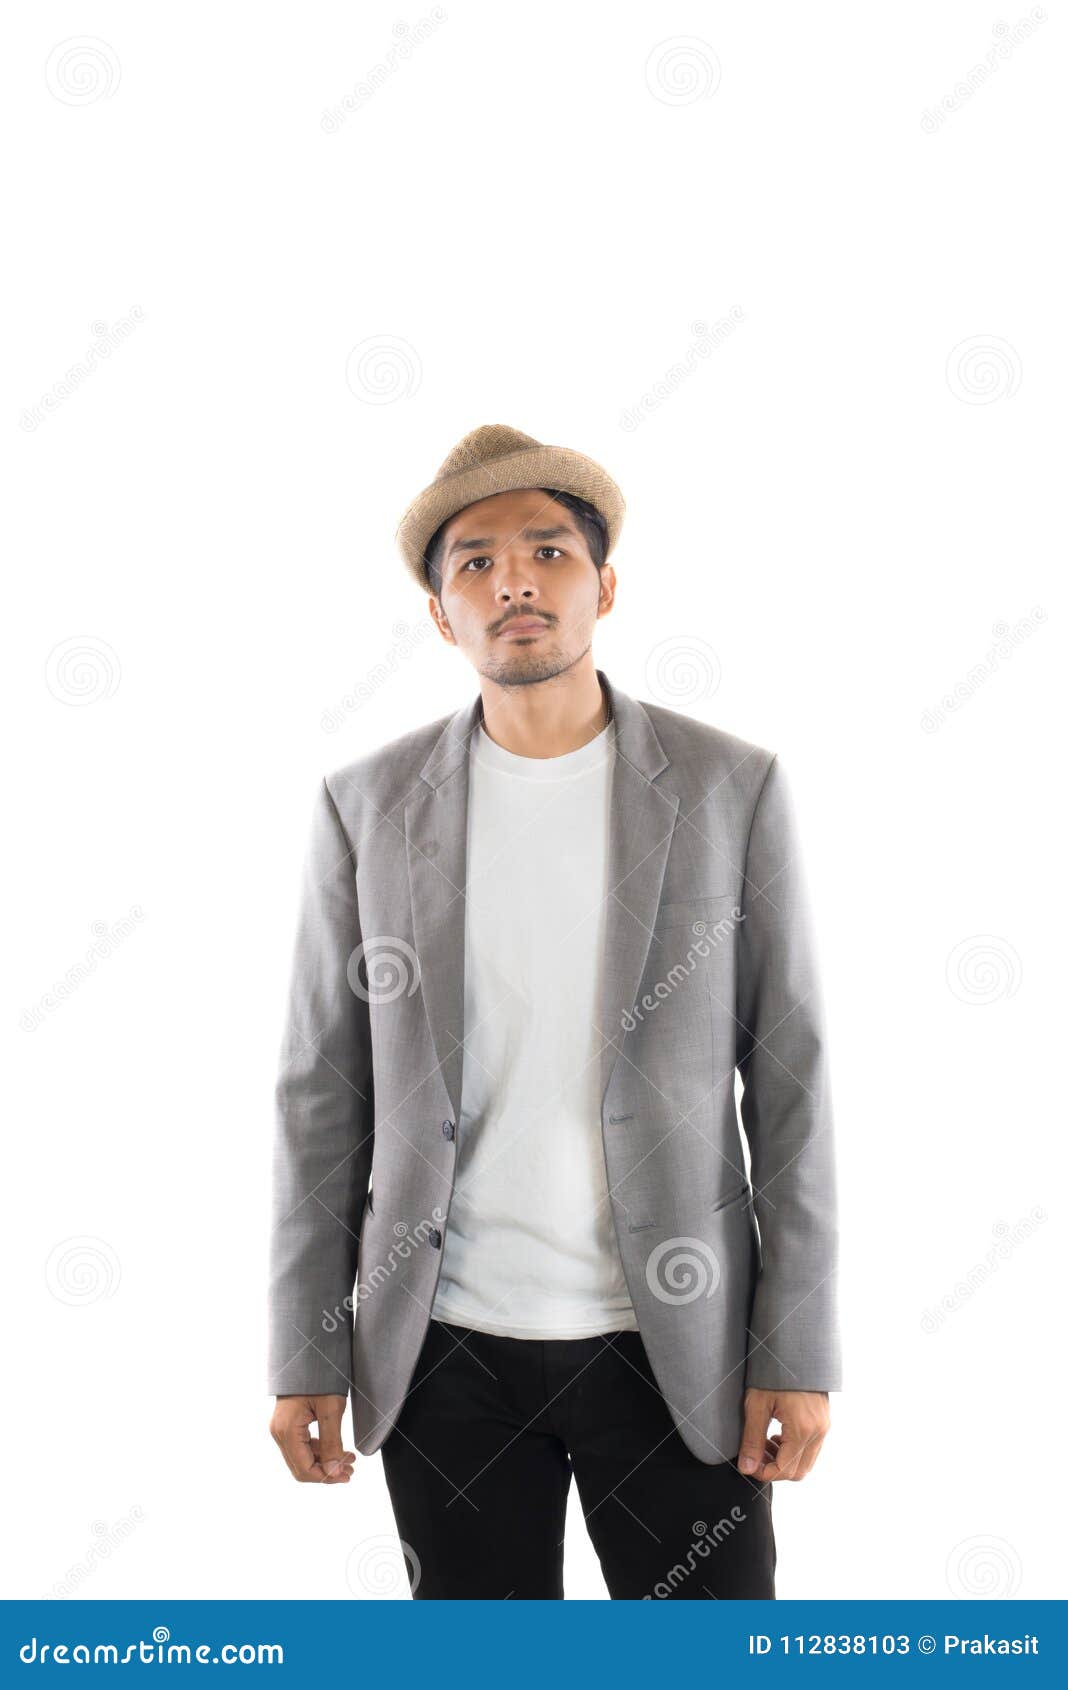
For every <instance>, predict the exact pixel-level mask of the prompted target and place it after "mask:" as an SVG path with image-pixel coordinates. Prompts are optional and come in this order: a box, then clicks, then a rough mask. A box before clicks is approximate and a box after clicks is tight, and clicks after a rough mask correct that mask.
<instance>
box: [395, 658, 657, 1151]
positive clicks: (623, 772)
mask: <svg viewBox="0 0 1068 1690" xmlns="http://www.w3.org/2000/svg"><path fill="white" fill-rule="evenodd" d="M597 676H598V679H599V680H600V682H601V685H602V687H603V688H604V691H605V695H606V697H607V699H608V703H609V707H610V710H611V713H612V719H613V721H614V723H615V745H616V757H615V763H614V766H613V771H612V789H611V804H610V820H609V842H608V885H607V891H606V902H607V920H606V927H605V954H604V976H603V979H604V985H603V990H602V995H601V1005H600V1021H599V1027H598V1032H599V1035H600V1040H601V1041H602V1043H601V1052H600V1058H599V1062H600V1075H599V1082H600V1097H601V1103H602V1106H603V1104H604V1099H605V1096H606V1094H607V1090H608V1085H609V1082H610V1080H611V1078H612V1074H613V1071H614V1069H615V1066H616V1062H617V1060H618V1058H619V1056H620V1054H621V1052H622V1050H623V1046H624V1044H625V1040H626V1032H625V1030H624V1025H623V1023H624V1017H625V1015H626V1013H627V1011H628V1010H630V1009H631V1008H632V1007H633V1005H634V1003H635V1001H636V999H637V996H638V986H639V983H640V981H641V977H642V973H643V972H644V969H645V963H646V958H647V956H648V952H649V945H650V941H651V938H652V928H653V924H654V922H655V920H656V912H657V908H658V906H659V903H660V889H661V886H662V885H663V880H664V871H665V868H666V866H667V860H668V854H669V851H670V848H671V839H672V834H673V832H674V828H675V820H676V815H677V812H678V808H679V795H678V793H676V792H673V791H671V790H670V789H669V788H667V787H666V786H665V785H664V783H663V781H662V780H660V779H658V777H659V776H660V775H661V774H662V773H663V771H664V770H665V769H667V768H669V767H670V759H669V758H668V756H667V755H666V753H665V751H664V748H663V746H662V745H661V743H660V741H659V739H658V738H657V735H656V731H655V729H654V727H653V724H652V721H651V720H650V717H649V715H648V713H647V711H646V710H645V708H644V706H643V705H641V704H640V703H639V702H638V701H637V700H636V699H634V698H631V697H630V696H629V694H627V693H625V692H623V691H622V689H621V688H619V687H617V686H613V685H612V683H611V682H610V681H609V679H608V676H607V675H606V674H605V673H604V670H603V669H598V670H597ZM481 725H482V696H481V694H480V693H479V694H477V695H476V696H475V698H474V699H472V701H471V702H470V703H469V704H465V705H463V706H462V707H461V708H460V709H459V710H457V711H456V712H455V714H454V715H453V716H451V717H450V719H449V721H448V722H447V723H446V725H445V727H444V728H443V730H442V732H441V733H440V734H439V736H438V738H437V740H436V741H435V743H434V746H433V748H432V749H431V752H430V755H429V756H428V757H427V759H426V762H425V763H424V764H423V767H422V768H421V770H420V778H421V782H422V784H421V785H418V786H417V787H416V788H415V790H414V792H413V794H412V796H411V797H410V798H409V799H408V801H407V803H406V804H405V807H404V826H405V841H406V849H407V857H408V877H409V885H410V891H411V902H412V923H413V932H414V936H415V948H416V955H417V956H418V958H419V970H420V980H421V984H422V989H423V1001H424V1004H425V1006H426V1013H427V1019H428V1021H429V1023H430V1030H431V1033H432V1036H433V1039H434V1046H435V1049H436V1051H437V1054H438V1061H439V1064H440V1067H441V1074H442V1079H443V1081H444V1084H445V1088H446V1090H447V1092H448V1094H449V1099H450V1102H451V1104H452V1109H453V1119H454V1120H459V1116H460V1101H461V1091H462V1085H463V1037H464V941H465V921H464V917H465V911H466V899H465V888H466V885H467V795H468V757H469V751H470V743H471V736H472V734H473V733H475V732H477V731H478V730H479V728H480V727H481Z"/></svg>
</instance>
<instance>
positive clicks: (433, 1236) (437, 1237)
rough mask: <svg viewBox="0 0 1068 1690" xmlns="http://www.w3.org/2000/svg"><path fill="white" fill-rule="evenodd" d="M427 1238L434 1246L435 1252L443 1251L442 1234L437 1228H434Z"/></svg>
mask: <svg viewBox="0 0 1068 1690" xmlns="http://www.w3.org/2000/svg"><path fill="white" fill-rule="evenodd" d="M426 1236H427V1242H428V1244H432V1245H433V1246H434V1249H435V1250H440V1249H441V1233H440V1232H439V1231H438V1229H437V1227H436V1226H432V1227H431V1228H430V1231H429V1232H428V1233H427V1235H426Z"/></svg>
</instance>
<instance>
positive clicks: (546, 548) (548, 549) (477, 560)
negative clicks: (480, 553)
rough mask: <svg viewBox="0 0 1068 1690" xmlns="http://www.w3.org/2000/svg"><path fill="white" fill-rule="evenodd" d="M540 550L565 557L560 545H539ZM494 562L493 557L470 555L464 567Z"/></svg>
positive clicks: (468, 567)
mask: <svg viewBox="0 0 1068 1690" xmlns="http://www.w3.org/2000/svg"><path fill="white" fill-rule="evenodd" d="M538 551H539V552H555V553H556V555H557V557H563V555H564V554H563V552H562V551H561V549H560V547H559V546H539V547H538ZM492 562H493V559H492V558H491V557H469V558H468V560H467V562H466V563H465V564H464V566H463V568H464V569H470V568H471V565H472V564H473V563H492ZM461 573H462V572H461ZM475 573H479V572H478V571H476V572H475Z"/></svg>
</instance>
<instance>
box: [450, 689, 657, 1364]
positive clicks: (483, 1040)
mask: <svg viewBox="0 0 1068 1690" xmlns="http://www.w3.org/2000/svg"><path fill="white" fill-rule="evenodd" d="M469 755H470V764H469V781H470V785H469V791H468V825H467V889H466V890H467V913H466V932H465V946H464V1056H463V1095H462V1097H461V1107H460V1120H459V1122H458V1123H457V1135H456V1142H457V1167H456V1187H455V1191H454V1194H453V1199H452V1206H451V1208H450V1210H449V1223H448V1227H447V1229H446V1233H445V1240H444V1250H443V1255H442V1263H441V1275H440V1278H439V1280H438V1287H437V1293H436V1296H435V1298H434V1304H433V1308H432V1311H431V1312H432V1314H433V1316H434V1318H435V1319H437V1320H444V1321H451V1322H452V1323H453V1324H455V1325H459V1326H471V1327H474V1328H475V1329H476V1330H479V1331H482V1332H495V1333H499V1334H501V1335H502V1336H505V1337H515V1338H583V1337H589V1336H591V1335H592V1334H595V1333H598V1332H619V1331H624V1330H627V1331H636V1330H637V1327H638V1322H637V1320H636V1318H635V1315H634V1309H633V1306H632V1304H631V1300H630V1296H629V1293H628V1291H627V1285H626V1280H625V1278H624V1275H623V1267H622V1263H621V1261H620V1258H619V1247H618V1244H617V1241H616V1235H615V1227H614V1223H613V1218H612V1204H611V1198H610V1196H609V1192H608V1180H607V1175H606V1172H605V1161H604V1150H603V1145H602V1139H601V1096H600V1070H601V1063H600V1053H601V1047H602V1045H603V1043H604V1038H603V1035H602V1034H601V1033H600V1032H599V1031H598V1022H599V1019H600V1007H601V988H602V980H603V964H604V940H605V924H606V916H607V912H606V904H605V894H606V890H607V868H608V825H609V807H610V799H611V781H612V772H613V765H614V761H615V725H614V723H612V722H609V723H608V725H607V726H606V727H605V728H604V729H603V730H602V731H601V733H599V734H598V735H597V736H596V738H594V739H591V740H589V741H588V742H587V744H585V745H583V746H580V747H579V749H578V750H577V751H569V752H567V753H566V754H565V755H564V756H562V757H547V758H538V757H517V756H516V755H515V753H514V752H511V751H506V750H505V749H504V747H503V746H501V745H498V744H497V742H496V740H493V739H491V738H490V736H489V735H488V734H487V732H486V730H485V728H484V727H483V726H481V725H480V727H479V729H478V731H477V732H476V733H474V734H473V735H472V736H471V746H470V754H469Z"/></svg>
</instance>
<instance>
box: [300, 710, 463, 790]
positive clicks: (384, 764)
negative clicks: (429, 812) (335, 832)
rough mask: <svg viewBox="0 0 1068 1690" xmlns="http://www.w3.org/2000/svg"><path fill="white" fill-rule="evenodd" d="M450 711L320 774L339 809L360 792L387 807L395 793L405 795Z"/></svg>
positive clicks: (412, 785) (449, 715) (413, 783)
mask: <svg viewBox="0 0 1068 1690" xmlns="http://www.w3.org/2000/svg"><path fill="white" fill-rule="evenodd" d="M452 714H453V713H452V712H451V711H450V712H449V713H448V714H447V715H444V716H438V717H436V718H435V719H434V721H432V722H423V723H421V724H420V726H419V727H415V728H409V730H408V732H407V733H403V734H398V735H397V736H396V738H394V739H389V740H386V741H385V742H384V744H382V745H376V746H374V747H373V748H372V749H371V750H369V751H365V752H364V753H363V754H362V755H361V756H359V757H355V758H353V759H351V761H349V762H347V763H342V764H340V765H339V766H338V767H336V768H334V769H331V770H330V771H329V773H328V774H326V775H324V777H323V778H324V780H325V782H326V787H327V790H328V791H329V793H330V796H331V797H332V798H333V800H334V802H335V804H337V805H338V808H339V809H342V810H344V809H346V808H351V805H352V803H353V801H354V800H355V799H358V798H359V797H361V796H363V797H365V798H367V799H369V800H370V802H371V803H372V804H373V805H374V806H375V807H376V808H378V809H388V808H389V806H390V803H391V801H393V800H395V798H396V797H397V796H399V797H401V798H403V797H405V796H407V795H409V794H410V793H411V791H412V788H413V787H414V785H415V782H416V781H417V780H418V779H419V772H420V770H421V769H422V767H423V764H424V763H425V762H426V760H427V758H428V757H429V756H430V753H431V752H432V751H433V749H434V746H435V745H436V744H437V741H438V739H439V738H440V737H441V735H442V733H443V732H444V731H445V729H446V728H447V727H448V725H449V723H450V722H451V721H452Z"/></svg>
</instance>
